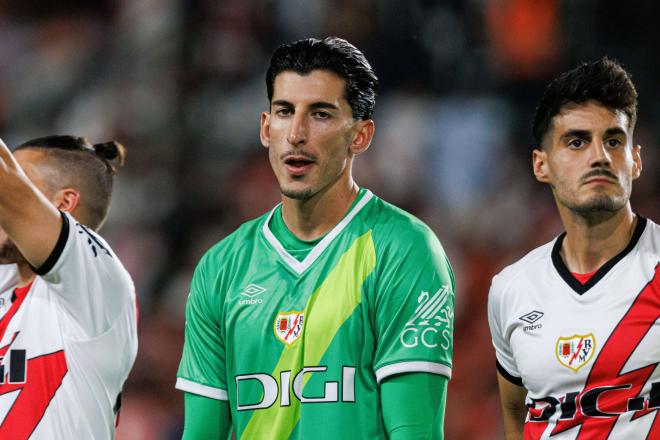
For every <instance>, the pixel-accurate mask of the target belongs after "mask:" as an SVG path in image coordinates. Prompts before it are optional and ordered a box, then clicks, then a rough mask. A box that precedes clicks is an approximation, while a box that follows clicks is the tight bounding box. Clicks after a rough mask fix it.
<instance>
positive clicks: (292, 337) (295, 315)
mask: <svg viewBox="0 0 660 440" xmlns="http://www.w3.org/2000/svg"><path fill="white" fill-rule="evenodd" d="M304 321H305V313H304V312H297V311H295V310H292V311H290V312H280V313H278V314H277V316H276V317H275V323H274V326H275V327H274V330H275V336H277V339H279V340H280V341H282V342H284V343H285V344H286V345H291V344H293V343H294V342H296V339H298V337H299V336H300V335H301V334H302V330H303V324H304Z"/></svg>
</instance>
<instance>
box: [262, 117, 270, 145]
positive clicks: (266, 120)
mask: <svg viewBox="0 0 660 440" xmlns="http://www.w3.org/2000/svg"><path fill="white" fill-rule="evenodd" d="M259 138H261V145H263V146H264V148H268V147H270V112H261V130H259Z"/></svg>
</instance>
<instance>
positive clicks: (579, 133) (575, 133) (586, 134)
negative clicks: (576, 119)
mask: <svg viewBox="0 0 660 440" xmlns="http://www.w3.org/2000/svg"><path fill="white" fill-rule="evenodd" d="M572 137H577V138H589V139H591V132H590V131H589V130H568V131H567V132H564V133H562V135H561V136H559V139H568V138H572Z"/></svg>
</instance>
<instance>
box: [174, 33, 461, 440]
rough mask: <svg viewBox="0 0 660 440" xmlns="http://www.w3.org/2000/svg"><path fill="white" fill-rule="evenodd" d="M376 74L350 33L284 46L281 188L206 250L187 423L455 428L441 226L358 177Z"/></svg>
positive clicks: (272, 132) (303, 434) (216, 427)
mask: <svg viewBox="0 0 660 440" xmlns="http://www.w3.org/2000/svg"><path fill="white" fill-rule="evenodd" d="M377 82H378V81H377V78H376V76H375V74H374V72H373V70H372V69H371V66H370V65H369V63H368V62H367V60H366V59H365V57H364V55H363V54H362V53H361V52H360V51H359V50H358V49H356V48H355V47H354V46H352V45H351V44H350V43H348V42H347V41H345V40H342V39H339V38H326V39H324V40H316V39H307V40H301V41H298V42H295V43H292V44H287V45H283V46H281V47H279V48H278V49H277V50H276V51H275V53H274V54H273V56H272V59H271V62H270V67H269V69H268V72H267V74H266V85H267V90H268V99H269V101H270V108H269V111H267V112H264V113H263V114H262V115H261V132H260V135H261V142H262V144H263V145H264V147H266V149H267V150H268V157H269V159H270V164H271V166H272V168H273V171H274V173H275V176H276V178H277V181H278V183H279V186H280V191H281V193H282V203H281V204H279V205H278V206H276V207H275V208H274V209H272V210H271V211H270V212H268V213H266V214H264V215H263V216H262V217H259V218H257V219H254V220H252V221H249V222H247V223H245V224H243V225H242V226H241V227H240V228H238V230H236V231H235V232H234V233H232V234H231V235H229V236H228V237H227V238H225V239H224V240H222V241H221V242H219V243H218V244H216V245H215V246H213V247H212V248H211V249H210V250H209V251H208V252H207V253H206V254H205V256H204V257H203V258H202V260H201V261H200V263H199V265H198V266H197V269H196V270H195V274H194V277H193V280H192V284H191V288H190V296H189V298H188V303H187V306H186V339H185V345H184V348H183V356H182V359H181V365H180V367H179V372H178V374H177V376H178V378H177V385H176V386H177V388H178V389H180V390H182V391H184V392H185V429H184V435H183V438H184V439H186V440H190V439H205V440H206V439H224V438H226V437H227V436H228V434H229V433H230V431H231V430H232V429H233V431H234V433H235V435H236V438H237V439H340V438H346V439H349V438H350V439H385V438H391V439H440V438H442V437H443V418H444V410H445V397H446V392H447V381H448V380H449V378H450V377H451V365H452V364H451V357H452V342H453V315H454V314H453V310H454V278H453V274H452V270H451V267H450V265H449V261H448V260H447V257H446V255H445V253H444V251H443V249H442V246H441V245H440V242H439V241H438V239H437V238H436V237H435V235H434V234H433V232H431V230H430V229H429V228H428V227H427V226H426V225H425V224H424V223H422V222H421V221H420V220H418V219H417V218H415V217H413V216H412V215H410V214H408V213H406V212H404V211H402V210H401V209H398V208H396V207H395V206H393V205H390V204H388V203H387V202H385V201H383V200H381V199H380V198H378V197H376V196H375V195H373V194H372V193H371V192H370V191H368V190H366V189H364V188H359V187H358V185H357V184H356V183H355V182H354V180H353V177H352V171H351V169H352V164H353V159H354V158H355V156H357V155H359V154H361V153H363V152H364V151H366V150H367V148H369V145H370V144H371V140H372V138H373V135H374V122H373V121H372V119H371V117H372V113H373V108H374V104H375V89H376V86H377Z"/></svg>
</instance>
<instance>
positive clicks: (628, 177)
mask: <svg viewBox="0 0 660 440" xmlns="http://www.w3.org/2000/svg"><path fill="white" fill-rule="evenodd" d="M632 137H633V130H632V127H630V126H629V119H628V116H627V115H626V114H625V113H623V112H621V111H618V110H616V111H613V110H611V109H608V108H606V107H604V106H602V105H600V104H599V103H597V102H594V101H588V102H586V103H584V104H579V105H577V104H567V105H565V106H564V107H563V108H562V109H561V111H560V112H559V114H557V115H556V116H555V117H554V118H553V119H552V123H551V124H550V128H549V130H548V133H547V134H546V136H545V138H544V141H543V145H542V146H541V148H540V149H536V150H534V152H533V156H532V166H533V170H534V175H535V176H536V179H537V180H538V181H539V182H543V183H547V184H548V185H549V186H550V188H551V190H552V194H553V196H554V198H555V202H556V204H557V209H558V211H559V215H560V217H561V221H562V223H563V226H564V228H565V230H566V237H565V238H564V241H563V243H562V248H561V250H560V254H561V257H562V259H563V260H564V263H565V264H566V266H567V267H568V269H569V270H570V271H571V272H574V273H590V272H594V271H596V270H598V268H600V267H601V266H602V265H603V264H604V263H606V262H607V261H608V260H610V259H612V258H613V257H614V256H615V255H617V254H618V253H619V252H621V251H622V250H623V249H624V248H625V247H626V246H627V245H628V243H629V242H630V238H631V236H632V234H633V231H634V229H635V225H636V222H637V217H636V216H635V214H634V213H633V211H632V208H631V206H630V193H631V191H632V182H633V180H635V179H637V178H639V176H640V174H641V171H642V159H641V156H640V150H641V147H640V146H639V145H633V143H632ZM498 384H499V390H500V401H501V405H502V413H503V417H504V428H505V433H506V438H507V440H514V439H522V438H523V425H524V421H525V417H526V412H527V411H526V408H525V396H526V394H527V390H525V388H524V387H521V386H517V385H514V384H512V383H511V382H509V381H508V380H506V379H504V378H503V377H501V376H500V375H499V374H498Z"/></svg>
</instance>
